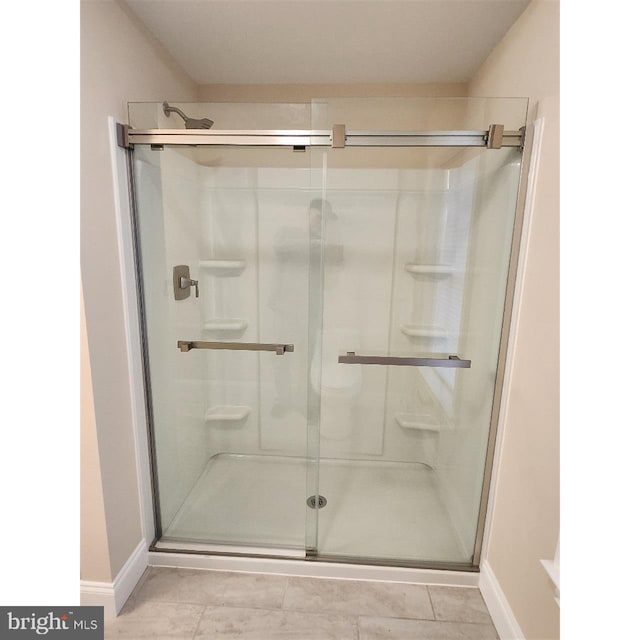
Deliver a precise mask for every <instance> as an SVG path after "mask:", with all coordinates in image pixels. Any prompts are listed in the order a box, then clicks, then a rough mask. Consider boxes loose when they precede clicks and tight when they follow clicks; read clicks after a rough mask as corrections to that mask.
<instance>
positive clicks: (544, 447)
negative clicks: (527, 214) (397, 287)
mask: <svg viewBox="0 0 640 640" xmlns="http://www.w3.org/2000/svg"><path fill="white" fill-rule="evenodd" d="M470 95H485V96H528V97H530V99H531V102H530V111H531V112H530V116H529V121H531V120H533V119H535V118H536V117H543V118H544V137H543V144H542V149H541V156H540V166H539V173H538V180H537V184H536V191H535V208H534V209H533V212H532V218H531V229H530V241H529V248H528V253H527V263H526V270H525V272H524V274H522V275H523V277H524V280H523V289H522V298H521V307H520V315H519V325H518V331H517V339H516V341H515V344H514V352H513V357H514V361H513V368H512V377H511V381H510V385H509V387H508V388H507V389H506V396H505V402H504V405H503V407H504V408H503V411H504V412H505V413H504V416H503V417H504V420H505V427H504V440H503V445H502V453H501V457H500V466H499V472H498V475H497V477H495V478H494V483H495V503H494V505H495V506H494V512H493V518H492V522H491V528H490V537H489V541H488V549H487V553H486V558H487V560H488V562H489V564H490V565H491V567H492V569H493V571H494V573H495V575H496V577H497V579H498V581H499V583H500V586H501V588H502V590H503V591H504V593H505V595H506V597H507V599H508V601H509V605H510V607H511V609H512V610H513V612H514V614H515V616H516V618H517V620H518V623H519V625H520V627H521V629H522V630H523V632H524V634H525V636H526V638H527V639H528V640H543V639H544V640H547V639H554V638H558V637H559V608H558V605H557V604H556V602H555V601H554V589H553V586H552V584H551V582H550V580H549V578H548V577H547V575H546V573H545V572H544V570H543V568H542V566H541V565H540V562H539V560H540V559H541V558H548V559H553V557H554V553H555V548H556V541H557V538H558V535H559V515H560V514H559V362H558V360H559V333H560V328H559V4H558V2H556V1H554V0H542V1H540V0H537V1H536V0H534V2H532V3H531V5H530V6H529V7H528V8H527V10H526V11H525V12H524V13H523V14H522V16H521V17H520V18H519V19H518V21H517V22H516V23H515V24H514V26H513V27H512V28H511V30H510V31H509V32H508V34H507V35H506V36H505V38H504V39H503V40H502V41H501V42H500V44H499V45H498V46H497V47H496V48H495V50H494V51H493V52H492V54H491V55H490V56H489V58H488V59H487V60H486V61H485V63H484V64H483V65H482V67H481V68H480V69H479V71H478V73H477V74H476V76H475V77H474V78H473V80H472V82H471V84H470Z"/></svg>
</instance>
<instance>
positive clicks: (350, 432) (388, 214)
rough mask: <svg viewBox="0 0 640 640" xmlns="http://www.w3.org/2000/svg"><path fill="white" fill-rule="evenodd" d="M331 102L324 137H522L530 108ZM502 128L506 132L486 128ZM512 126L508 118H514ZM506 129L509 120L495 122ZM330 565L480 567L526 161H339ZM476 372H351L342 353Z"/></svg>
mask: <svg viewBox="0 0 640 640" xmlns="http://www.w3.org/2000/svg"><path fill="white" fill-rule="evenodd" d="M497 102H501V103H502V113H501V112H500V108H499V107H500V104H496V103H494V102H492V101H490V100H489V101H487V100H484V99H479V100H466V99H464V100H460V99H452V100H448V99H447V100H431V99H425V100H404V99H382V100H367V101H363V100H352V99H349V100H335V101H334V100H331V101H327V102H320V101H319V102H317V103H314V105H313V109H314V121H313V125H314V128H317V129H324V128H331V125H332V124H334V123H336V124H337V123H346V124H347V129H348V130H349V129H352V130H384V131H392V130H404V131H412V130H413V131H421V130H486V129H487V128H488V125H489V124H491V123H492V122H497V123H504V124H505V125H506V127H507V128H508V129H518V128H519V127H520V126H522V124H524V122H525V116H526V100H503V101H497ZM487 114H489V116H491V119H488V120H487V119H486V118H489V116H488V115H487ZM500 116H502V117H500ZM493 118H496V119H493ZM319 153H322V154H323V156H324V159H323V162H324V164H325V166H326V173H325V182H324V198H325V200H326V202H327V205H326V207H327V209H328V210H329V211H330V212H331V213H330V215H327V216H325V227H324V243H325V260H324V305H323V326H324V330H323V358H322V360H323V369H322V381H321V425H320V463H319V465H320V474H319V493H320V494H321V495H323V496H325V497H326V499H327V505H326V506H325V507H324V508H323V509H322V510H320V512H319V522H318V554H319V555H320V556H323V555H326V556H340V557H344V558H345V559H348V558H354V559H355V558H369V559H375V560H383V561H384V560H387V561H392V562H400V563H402V562H446V563H470V562H471V559H472V555H473V551H474V543H475V536H476V530H477V523H478V515H479V509H480V496H481V490H482V484H483V475H484V465H485V458H486V452H487V442H488V436H489V428H490V422H491V409H492V401H493V392H494V385H495V380H496V372H497V365H498V346H499V340H500V334H501V328H502V318H503V312H504V301H505V290H506V282H507V273H508V266H509V257H510V252H511V239H512V232H513V223H514V218H515V210H516V197H517V190H518V184H519V175H520V161H521V154H520V152H519V150H517V149H508V148H505V149H502V150H499V151H495V150H491V151H489V150H486V149H475V150H467V149H436V148H433V149H432V148H428V149H424V148H422V149H421V148H372V147H369V148H350V147H347V148H344V149H326V150H323V151H321V152H319ZM347 351H354V352H356V353H357V354H361V355H413V356H418V355H421V356H435V357H447V356H448V355H458V356H459V357H461V358H464V359H470V360H472V366H471V368H470V369H444V368H428V367H401V366H380V365H377V366H376V365H366V366H365V365H350V364H339V363H338V356H339V354H345V353H346V352H347Z"/></svg>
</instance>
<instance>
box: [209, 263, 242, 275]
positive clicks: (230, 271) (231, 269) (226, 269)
mask: <svg viewBox="0 0 640 640" xmlns="http://www.w3.org/2000/svg"><path fill="white" fill-rule="evenodd" d="M198 264H199V265H200V268H201V269H210V270H211V271H214V272H215V273H216V274H217V275H220V276H237V275H239V274H240V273H242V272H243V271H244V268H245V267H246V266H247V261H246V260H200V262H199V263H198Z"/></svg>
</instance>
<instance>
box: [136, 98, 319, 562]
mask: <svg viewBox="0 0 640 640" xmlns="http://www.w3.org/2000/svg"><path fill="white" fill-rule="evenodd" d="M307 110H308V107H307ZM190 115H191V114H190ZM196 115H198V114H196ZM215 117H218V116H217V115H216V114H214V118H215ZM305 128H308V122H307V125H306V127H305ZM134 162H135V180H136V198H137V210H138V227H139V234H138V235H139V243H140V253H141V263H142V265H141V267H142V276H143V284H144V298H145V299H144V312H145V318H146V338H147V347H148V357H149V367H148V370H149V371H148V372H149V377H150V383H151V384H150V386H151V390H152V405H153V423H154V433H153V438H154V444H155V459H156V467H157V474H156V475H157V494H158V496H157V497H158V504H159V510H160V519H161V527H162V539H161V543H167V544H169V545H171V544H178V545H180V544H184V543H189V544H191V545H193V544H194V543H204V544H213V545H220V544H224V545H248V546H249V547H251V548H253V549H254V550H256V549H261V548H267V549H272V550H273V552H275V553H277V552H278V551H277V549H280V550H281V551H284V552H285V553H288V552H289V551H291V552H292V553H293V554H294V555H295V550H299V552H300V553H301V554H304V548H305V545H306V544H309V543H311V544H312V545H313V546H315V541H314V540H307V539H306V536H305V524H306V518H307V512H308V511H310V512H313V511H312V510H311V509H308V507H307V505H306V499H307V497H308V495H310V493H311V494H315V493H316V492H317V491H316V488H315V487H309V488H307V486H306V483H307V480H308V479H312V478H313V476H312V475H310V474H307V441H308V438H307V427H308V425H307V414H308V413H309V411H308V402H311V403H313V402H314V399H313V396H311V395H309V394H308V389H309V388H310V387H311V384H310V380H309V371H310V370H313V368H314V363H313V354H314V352H316V351H317V348H316V347H315V346H314V345H313V343H310V336H311V337H313V339H316V340H317V339H318V335H319V330H318V329H317V328H315V330H314V333H313V335H312V334H311V333H310V327H311V326H314V325H313V323H310V322H309V318H308V314H309V310H310V309H311V310H312V311H313V313H314V314H315V316H316V317H321V311H320V310H319V309H318V306H317V302H314V301H313V299H311V300H310V296H309V286H310V284H311V286H312V287H313V289H314V291H315V293H316V299H317V296H318V295H319V294H320V293H321V287H320V286H319V285H318V283H317V274H318V273H321V272H320V270H319V267H318V264H319V263H318V260H319V252H318V250H317V247H318V244H319V239H318V237H317V233H316V232H315V231H314V230H313V229H314V224H315V223H314V216H315V214H314V213H313V207H314V203H315V202H317V201H318V197H319V194H318V193H317V192H316V191H314V187H313V185H312V178H311V171H310V167H309V156H308V155H306V154H305V153H296V152H293V151H292V150H291V149H290V148H289V149H265V148H260V149H257V148H243V149H219V148H215V149H214V148H191V147H170V146H165V148H164V150H162V151H159V150H158V151H157V150H151V149H150V147H148V146H136V148H135V155H134ZM314 234H315V236H316V237H315V238H314ZM310 264H315V270H314V272H313V273H315V274H316V275H315V276H314V275H312V272H311V271H310ZM176 265H188V266H189V267H190V277H191V279H194V280H197V281H198V287H199V297H196V295H195V287H191V295H190V297H188V298H187V299H185V300H176V299H175V297H174V284H173V267H174V266H176ZM314 278H315V279H314ZM320 300H321V299H320ZM178 340H200V341H207V342H242V343H282V344H293V345H294V349H295V350H294V352H293V353H285V354H284V355H276V354H275V353H273V352H255V351H238V350H206V349H192V350H191V351H189V352H181V351H179V350H178V348H177V341H178ZM315 366H316V367H318V366H319V364H316V365H315ZM317 402H319V398H318V400H317ZM311 415H316V416H317V415H318V410H317V409H316V410H315V412H313V411H312V412H311ZM316 428H317V419H316ZM312 441H316V442H317V436H316V437H315V438H314V439H312ZM316 475H317V474H316ZM313 513H315V512H313ZM287 550H289V551H287Z"/></svg>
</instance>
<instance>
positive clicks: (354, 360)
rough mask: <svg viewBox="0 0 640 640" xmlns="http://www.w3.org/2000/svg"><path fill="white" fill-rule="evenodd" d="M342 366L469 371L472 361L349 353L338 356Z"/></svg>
mask: <svg viewBox="0 0 640 640" xmlns="http://www.w3.org/2000/svg"><path fill="white" fill-rule="evenodd" d="M338 362H339V363H341V364H383V365H391V366H395V367H444V368H448V369H468V368H469V367H471V360H461V359H460V358H458V356H448V357H447V358H422V357H410V356H357V355H356V354H355V352H354V351H347V355H346V356H338Z"/></svg>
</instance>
